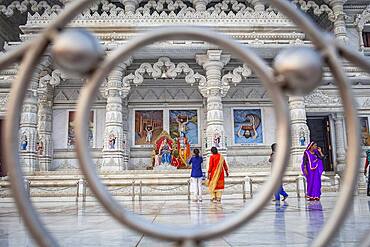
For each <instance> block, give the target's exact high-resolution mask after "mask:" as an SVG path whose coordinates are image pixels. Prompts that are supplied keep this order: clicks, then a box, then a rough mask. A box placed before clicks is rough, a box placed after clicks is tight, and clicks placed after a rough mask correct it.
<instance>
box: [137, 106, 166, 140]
mask: <svg viewBox="0 0 370 247" xmlns="http://www.w3.org/2000/svg"><path fill="white" fill-rule="evenodd" d="M162 131H163V111H162V110H140V111H135V145H151V144H154V140H156V139H157V138H158V136H159V135H160V134H161V132H162Z"/></svg>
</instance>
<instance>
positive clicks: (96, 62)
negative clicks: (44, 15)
mask: <svg viewBox="0 0 370 247" xmlns="http://www.w3.org/2000/svg"><path fill="white" fill-rule="evenodd" d="M92 2H94V1H93V0H75V1H71V3H70V4H69V5H67V7H66V8H65V10H64V11H63V12H62V13H61V14H60V15H59V16H58V17H57V18H56V19H55V21H54V22H53V23H51V24H50V25H49V26H48V27H47V28H46V29H45V30H44V31H43V32H42V33H41V34H40V35H39V36H38V37H37V38H35V39H34V40H31V41H29V42H27V43H25V44H23V45H22V46H21V47H20V48H18V49H16V50H14V51H11V52H9V53H8V54H7V55H5V56H4V57H2V58H0V69H3V68H5V67H6V66H8V65H10V64H12V63H14V62H18V61H21V64H20V67H19V70H18V71H19V72H18V75H17V77H16V79H15V81H14V82H13V84H12V90H11V93H10V98H9V102H8V106H7V115H6V121H5V126H4V130H5V131H4V138H3V143H7V145H4V151H5V152H4V153H5V164H6V166H7V168H8V169H7V170H8V172H9V174H8V175H9V176H10V181H11V187H12V191H13V195H14V199H15V202H16V204H17V207H18V210H19V212H20V215H21V216H22V218H23V219H24V222H25V225H26V226H27V228H28V230H29V232H30V233H31V235H32V236H33V238H34V239H35V241H36V243H38V244H39V245H40V246H59V244H58V243H57V241H56V239H55V238H54V237H53V236H52V235H51V234H50V233H49V231H48V230H47V229H46V227H45V226H44V224H43V223H42V221H41V220H40V217H39V215H38V213H37V212H36V210H35V208H34V207H33V205H32V203H31V201H30V199H29V197H28V195H27V189H26V188H25V186H24V181H23V178H22V175H23V174H22V171H21V166H20V162H19V152H18V146H17V140H18V130H19V122H20V113H21V111H22V104H23V100H24V97H25V93H26V90H27V88H28V86H29V82H30V81H31V80H30V79H31V77H32V74H33V70H34V69H35V66H36V64H37V63H38V62H40V59H41V56H42V54H43V53H44V52H45V50H46V49H47V48H48V46H49V45H50V44H51V43H53V44H54V46H53V47H52V49H51V50H52V51H53V52H54V60H55V61H57V62H58V63H59V65H61V66H62V67H63V66H64V67H65V68H69V69H73V68H75V71H74V72H78V73H80V74H85V75H86V76H87V82H86V83H85V85H84V88H83V89H82V91H81V94H80V99H79V103H78V108H77V117H76V134H77V135H76V136H77V142H76V144H77V147H76V150H77V154H78V159H79V165H80V168H81V171H82V173H83V174H84V176H85V178H86V180H87V182H88V184H89V188H90V189H91V190H92V192H93V193H94V194H95V196H96V198H97V199H98V200H99V201H100V203H101V204H102V205H103V206H104V207H105V209H106V210H107V211H108V212H109V213H110V214H111V215H112V216H113V217H115V218H116V219H117V220H118V221H119V222H121V223H122V224H123V225H126V226H128V227H129V228H131V229H133V230H136V231H138V232H140V233H142V234H145V235H147V236H151V237H155V238H158V239H162V240H168V241H175V242H177V243H178V244H179V245H186V246H191V245H192V246H198V245H201V244H202V242H203V241H205V240H210V239H214V238H219V237H221V236H223V235H225V234H228V233H230V232H231V231H234V230H236V229H238V228H239V227H241V226H242V225H244V224H246V223H247V222H249V221H250V220H251V219H253V218H254V217H255V216H256V215H257V214H258V213H259V212H261V210H262V209H263V208H264V205H266V204H267V203H268V202H269V201H270V196H271V194H273V192H274V190H275V188H276V187H277V186H278V184H279V183H280V181H281V179H282V176H283V173H284V170H285V168H286V166H287V164H288V154H289V152H287V150H289V148H290V146H291V140H290V138H288V137H289V136H290V124H289V109H288V105H287V102H286V99H285V95H284V93H285V90H287V91H289V92H291V93H293V94H297V93H302V94H307V93H309V92H310V91H311V90H313V89H314V88H316V87H318V86H319V82H320V80H312V78H321V77H320V73H321V72H320V71H316V70H310V69H311V68H308V67H307V68H300V67H299V66H296V65H297V64H293V62H291V61H292V59H291V58H292V57H294V58H295V59H296V60H298V61H305V62H308V63H306V64H305V65H310V64H311V65H312V64H315V63H320V62H321V61H325V63H326V64H327V65H328V67H329V68H330V70H331V72H332V75H333V77H334V79H335V80H336V82H337V85H338V88H339V91H340V96H341V99H342V103H343V106H344V110H345V116H346V126H347V131H348V147H349V149H348V152H347V161H346V164H347V166H346V170H345V172H344V174H345V177H344V178H343V186H341V193H340V195H339V197H338V201H337V204H336V206H335V208H334V210H333V212H332V215H331V217H330V218H329V220H328V221H327V222H326V224H325V226H324V228H323V229H322V230H321V231H320V234H319V235H318V236H317V238H316V239H315V240H314V241H313V243H312V245H313V246H326V245H327V244H328V243H329V241H330V240H331V239H332V238H333V236H334V234H335V233H336V232H337V231H338V230H339V226H340V225H341V224H342V223H343V221H344V220H345V218H346V216H347V213H348V212H349V211H350V210H348V209H349V208H350V206H351V201H352V200H351V198H352V196H353V192H354V190H355V186H356V180H357V173H358V168H359V167H358V166H359V157H360V155H359V153H360V144H359V143H360V142H359V128H358V126H359V125H358V119H357V112H356V109H355V108H354V105H355V104H354V103H353V102H354V99H353V95H352V91H351V87H350V84H349V83H348V81H347V78H346V75H345V73H344V71H343V69H342V68H341V65H340V58H344V59H347V60H349V61H350V62H352V63H354V64H356V65H357V66H359V67H361V68H362V69H364V70H365V71H367V72H370V63H369V62H368V61H366V60H365V59H363V58H362V57H361V55H360V54H358V53H357V52H353V51H351V50H350V49H348V48H347V47H345V46H344V45H342V44H341V43H340V42H337V41H336V40H335V39H334V38H333V37H331V36H330V35H329V34H327V33H325V32H323V31H321V30H320V29H319V28H317V27H316V26H315V24H314V23H313V22H312V21H311V20H310V19H309V18H307V17H306V16H305V15H304V14H302V13H301V12H299V11H298V10H297V9H296V8H295V7H294V6H293V5H292V4H291V3H289V2H288V1H285V0H271V1H270V2H271V4H272V5H273V6H274V7H276V8H277V9H278V10H279V11H280V12H281V13H282V14H284V15H285V16H287V17H289V18H290V19H291V20H292V21H293V22H294V23H295V24H296V25H297V26H298V27H300V28H301V29H302V30H303V31H304V32H305V33H306V34H307V36H308V37H309V38H310V39H311V41H312V43H313V45H314V47H315V48H296V49H298V50H295V51H297V52H293V51H292V50H288V51H285V52H283V53H281V54H279V55H278V58H279V63H278V64H279V65H278V66H275V67H274V69H272V68H271V67H269V66H268V65H267V63H266V62H265V61H264V60H262V59H261V58H260V57H258V56H257V55H256V54H255V53H254V52H253V51H252V50H251V49H248V48H247V47H245V46H242V45H241V44H239V43H236V42H235V41H234V40H231V39H230V38H227V37H225V36H223V35H221V34H219V33H215V32H211V31H209V30H205V29H199V28H195V27H192V28H186V27H181V28H166V29H158V30H157V31H154V32H149V33H146V34H144V35H142V36H140V37H138V38H135V39H133V40H131V41H129V42H128V43H126V44H125V45H124V47H122V48H119V49H117V50H115V51H113V52H112V53H111V54H109V56H108V57H106V58H105V59H103V57H102V52H101V51H102V49H101V48H100V46H99V42H98V41H97V40H96V39H95V38H94V37H93V36H92V35H90V34H89V33H87V32H82V31H76V30H74V31H73V30H72V31H63V29H64V27H65V25H66V24H67V23H68V22H69V21H70V20H72V19H73V18H74V17H75V16H77V15H78V14H79V13H80V12H81V11H82V10H83V9H85V8H86V7H87V6H88V5H89V4H91V3H92ZM168 39H170V40H179V39H180V40H189V39H190V40H201V41H206V42H208V43H211V44H214V45H217V46H219V47H220V48H222V49H225V50H227V51H228V52H230V53H232V54H233V55H234V56H235V57H237V58H239V59H241V61H242V62H243V63H246V64H247V65H248V66H250V68H251V69H252V70H253V71H254V72H255V74H256V75H257V76H258V77H259V78H260V80H261V82H262V84H263V86H264V87H265V88H266V89H267V91H268V93H269V95H270V96H271V101H272V105H273V106H274V109H275V116H276V122H277V131H276V133H277V140H278V149H277V153H276V158H275V161H274V165H273V171H272V172H273V176H272V179H271V180H269V181H267V182H266V183H265V185H264V187H263V188H262V191H261V193H258V195H257V197H256V198H255V199H254V200H252V201H251V203H250V204H249V207H248V208H243V209H242V210H241V211H240V212H238V213H236V214H235V215H233V216H231V217H229V218H228V219H226V220H225V221H224V222H220V223H216V224H213V225H210V226H207V227H204V226H192V227H186V228H185V227H184V228H179V227H176V228H174V227H171V226H168V225H155V224H152V223H151V222H149V221H147V220H144V219H143V218H142V217H139V216H137V215H135V214H133V213H131V212H129V211H128V210H126V209H125V208H123V207H122V206H121V205H120V204H119V203H118V202H117V201H116V200H114V198H113V197H112V196H111V195H110V194H109V193H108V191H107V188H106V187H105V186H104V184H103V183H102V182H101V181H100V179H99V176H98V174H97V172H96V171H95V170H94V167H95V166H94V162H93V160H92V158H91V155H90V153H89V150H88V147H89V145H88V136H87V133H88V130H87V128H88V127H87V126H88V123H87V121H88V119H89V118H88V115H89V113H90V109H89V108H90V107H91V105H92V102H93V99H94V96H95V95H96V94H97V91H98V89H99V87H100V84H101V83H102V81H103V79H104V78H105V77H106V76H107V74H108V73H109V72H110V71H111V70H112V69H113V68H114V67H115V66H116V65H117V64H118V63H119V62H120V61H122V60H124V59H126V58H128V57H129V56H130V55H131V54H132V53H133V52H134V51H135V50H137V49H139V48H142V47H144V46H146V45H149V44H151V43H154V42H158V41H164V40H168ZM84 41H88V42H90V43H91V46H85V47H86V50H84V51H83V54H82V56H81V53H78V54H76V53H75V52H74V50H73V49H72V47H73V46H74V45H75V44H81V42H84ZM81 47H84V46H83V45H82V46H81ZM69 59H71V60H69ZM293 60H294V59H293ZM298 65H300V64H298ZM303 67H304V66H303ZM292 68H293V70H294V73H295V75H297V74H299V73H300V72H302V70H305V69H308V70H310V71H308V72H310V73H309V74H310V77H309V78H307V81H302V82H301V81H295V80H294V76H295V75H293V78H290V77H289V74H287V73H286V72H287V70H289V71H290V72H291V69H292ZM369 243H370V235H368V237H367V238H366V239H364V241H363V245H368V244H369Z"/></svg>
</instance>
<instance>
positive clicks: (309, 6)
mask: <svg viewBox="0 0 370 247" xmlns="http://www.w3.org/2000/svg"><path fill="white" fill-rule="evenodd" d="M292 2H293V3H295V4H297V5H299V6H300V8H301V10H303V11H304V12H308V11H309V10H312V13H313V14H314V15H316V16H321V15H323V14H325V13H326V14H327V15H328V19H329V21H331V22H334V21H335V20H336V16H335V14H334V11H333V10H332V9H331V8H330V7H329V6H328V5H326V4H321V5H318V4H317V3H315V2H314V1H306V0H293V1H292Z"/></svg>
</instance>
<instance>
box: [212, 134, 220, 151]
mask: <svg viewBox="0 0 370 247" xmlns="http://www.w3.org/2000/svg"><path fill="white" fill-rule="evenodd" d="M220 142H221V135H220V133H218V132H216V133H215V134H214V135H213V146H214V147H216V148H219V147H220Z"/></svg>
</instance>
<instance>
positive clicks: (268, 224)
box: [0, 193, 370, 247]
mask: <svg viewBox="0 0 370 247" xmlns="http://www.w3.org/2000/svg"><path fill="white" fill-rule="evenodd" d="M336 196H337V194H335V193H328V194H325V195H324V197H323V198H322V201H321V202H307V201H305V200H304V199H300V200H299V199H297V198H292V197H289V198H288V200H287V202H286V203H283V202H281V203H273V202H271V203H270V204H269V205H268V206H267V207H266V208H265V209H264V210H263V212H262V213H261V214H260V215H259V216H258V217H257V218H255V219H253V221H252V222H250V223H249V224H248V225H246V226H244V227H242V228H240V229H238V230H237V231H235V232H233V233H232V234H230V235H227V236H223V237H220V238H219V239H216V240H213V241H210V242H207V243H206V244H205V245H206V246H307V245H309V244H310V242H311V241H312V239H313V238H315V236H317V233H318V232H319V231H320V229H321V227H322V226H323V224H324V223H325V222H326V220H327V219H328V217H329V215H330V213H331V211H332V209H333V207H334V205H335V200H336ZM2 200H3V199H0V247H5V246H35V244H34V242H33V241H32V239H31V238H30V237H29V235H28V233H27V231H26V229H25V227H24V226H23V224H22V220H21V219H20V217H19V216H18V214H17V211H16V209H15V207H14V204H13V203H12V202H9V201H8V202H6V201H4V200H3V201H2ZM249 202H250V200H247V201H246V202H243V201H242V200H238V199H225V200H224V201H223V202H222V203H221V204H213V203H211V202H209V201H203V202H202V203H194V202H188V201H186V200H163V201H161V200H155V201H154V200H152V201H142V202H141V203H139V202H135V203H133V202H131V201H125V200H124V201H122V204H123V205H124V206H125V207H126V208H128V209H129V210H131V211H134V212H136V213H137V214H140V215H142V216H143V217H145V218H147V219H149V220H151V221H152V222H153V223H166V224H173V227H180V226H184V225H192V224H205V225H207V224H212V223H213V222H217V221H220V220H223V219H224V218H226V217H228V216H229V215H231V214H233V213H235V212H237V211H238V210H239V209H240V208H241V207H244V206H248V203H249ZM35 205H36V207H37V208H38V211H39V212H40V214H41V215H42V218H43V220H44V222H45V223H46V225H47V227H48V228H49V229H50V231H51V232H52V233H53V234H54V235H55V237H56V238H57V239H58V241H59V242H60V244H61V245H62V246H151V247H152V246H171V245H172V244H169V243H163V242H159V241H157V240H154V239H151V238H149V237H147V236H143V235H141V234H137V233H135V232H133V231H131V230H129V229H127V228H126V227H121V226H120V225H119V224H118V223H117V222H116V221H114V220H113V219H112V218H111V217H110V216H109V215H108V214H107V213H106V212H105V211H104V210H103V209H102V207H101V206H100V205H99V204H98V203H96V202H87V203H85V204H82V203H78V204H77V203H75V202H66V201H57V202H36V203H35ZM369 229H370V197H366V196H365V195H360V196H356V197H355V199H354V206H353V207H352V209H351V212H350V217H349V218H348V219H347V220H346V223H345V224H344V225H343V226H342V227H341V230H340V232H339V234H338V235H337V237H336V238H335V240H334V242H333V243H332V246H358V244H359V241H360V240H361V238H362V237H363V236H364V234H365V233H368V232H369Z"/></svg>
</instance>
